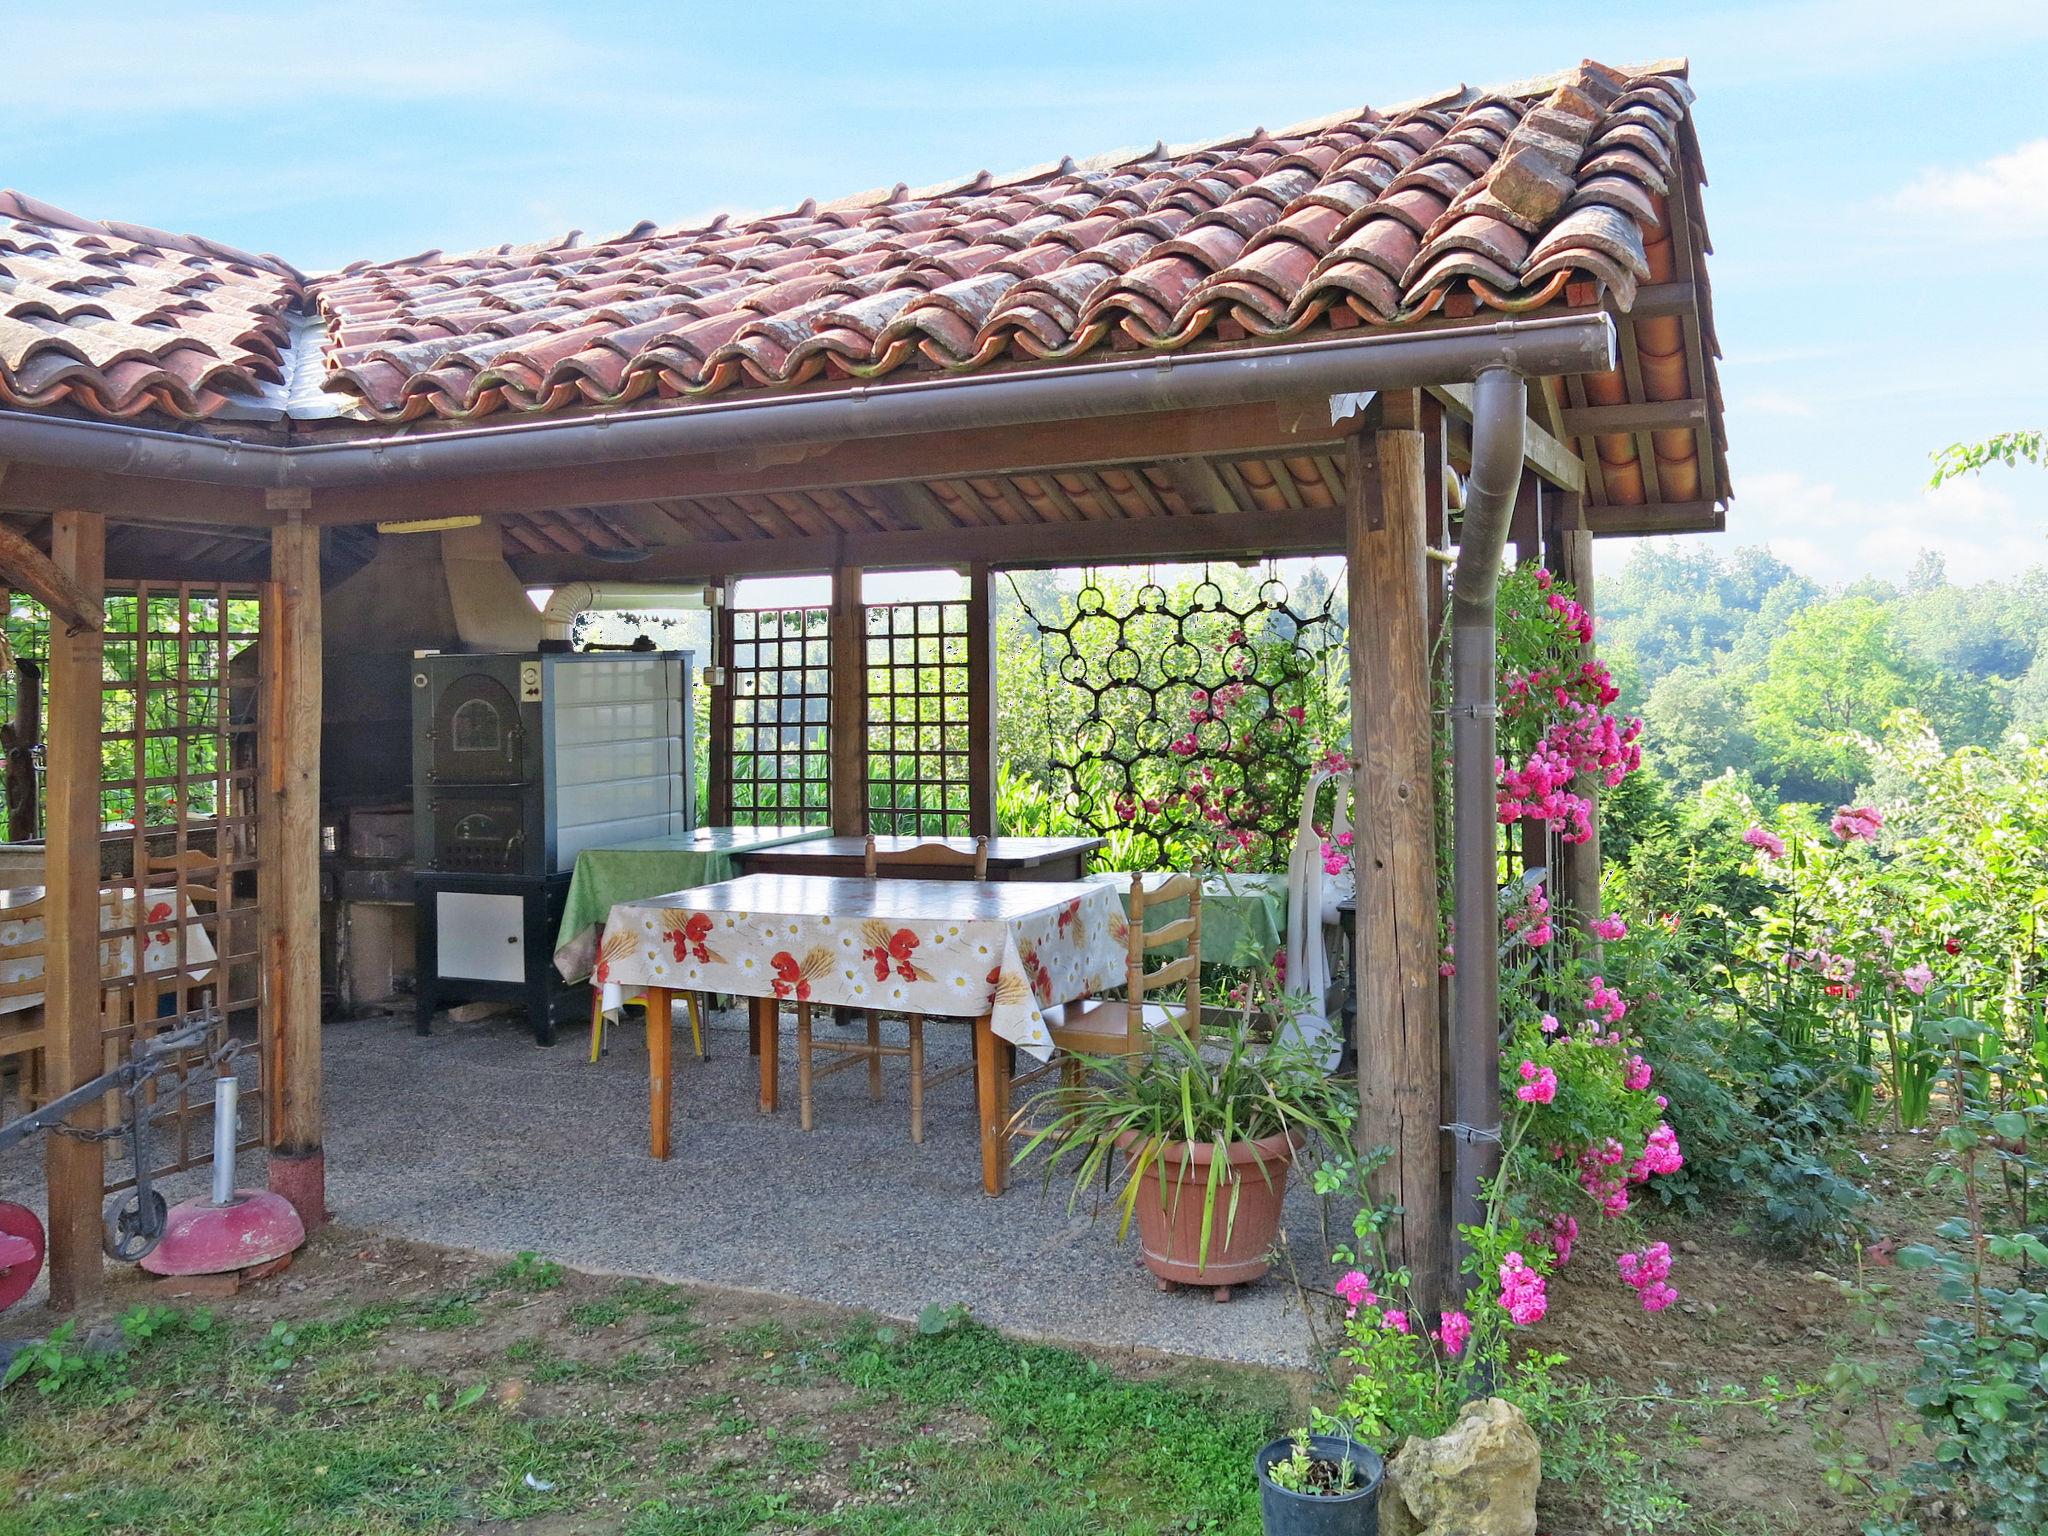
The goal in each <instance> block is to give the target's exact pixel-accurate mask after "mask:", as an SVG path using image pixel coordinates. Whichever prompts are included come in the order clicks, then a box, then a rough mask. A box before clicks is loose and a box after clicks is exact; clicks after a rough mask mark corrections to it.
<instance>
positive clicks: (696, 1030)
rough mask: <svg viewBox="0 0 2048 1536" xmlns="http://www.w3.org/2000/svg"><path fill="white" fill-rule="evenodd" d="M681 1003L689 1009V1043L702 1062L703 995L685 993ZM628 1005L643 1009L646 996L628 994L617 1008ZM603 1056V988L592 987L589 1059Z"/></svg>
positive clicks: (620, 1000) (645, 1003)
mask: <svg viewBox="0 0 2048 1536" xmlns="http://www.w3.org/2000/svg"><path fill="white" fill-rule="evenodd" d="M683 1001H684V1002H685V1003H686V1004H688V1005H689V1009H690V1041H691V1043H692V1044H694V1045H695V1046H696V1048H697V1059H698V1060H699V1061H703V1060H704V1059H705V1057H704V1014H703V995H702V994H701V993H697V992H685V993H684V994H683ZM628 1003H638V1004H640V1006H641V1007H643V1008H644V1007H646V1006H647V994H646V993H644V992H628V993H626V994H624V995H623V996H621V997H620V998H619V1007H620V1008H621V1009H624V1008H625V1007H626V1005H627V1004H628ZM603 1054H604V988H603V987H600V986H593V987H591V989H590V1059H591V1060H592V1061H593V1062H595V1061H596V1060H597V1059H598V1057H599V1056H601V1055H603Z"/></svg>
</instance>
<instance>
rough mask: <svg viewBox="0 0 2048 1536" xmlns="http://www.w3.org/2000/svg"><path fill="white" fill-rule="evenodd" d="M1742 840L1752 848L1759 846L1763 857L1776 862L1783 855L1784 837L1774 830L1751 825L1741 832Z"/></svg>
mask: <svg viewBox="0 0 2048 1536" xmlns="http://www.w3.org/2000/svg"><path fill="white" fill-rule="evenodd" d="M1742 840H1743V841H1744V842H1745V843H1747V844H1749V846H1750V847H1752V848H1761V849H1762V850H1763V854H1764V857H1765V858H1767V859H1770V860H1772V861H1773V862H1776V861H1777V860H1779V859H1782V858H1783V857H1785V839H1783V838H1782V837H1780V836H1778V834H1777V833H1775V832H1770V831H1766V830H1765V829H1764V828H1762V827H1751V828H1750V829H1749V830H1748V831H1747V832H1745V833H1743V834H1742Z"/></svg>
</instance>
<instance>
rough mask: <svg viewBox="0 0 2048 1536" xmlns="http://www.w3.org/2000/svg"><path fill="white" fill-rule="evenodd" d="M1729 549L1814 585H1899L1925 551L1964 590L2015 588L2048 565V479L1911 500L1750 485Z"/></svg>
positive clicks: (1815, 484)
mask: <svg viewBox="0 0 2048 1536" xmlns="http://www.w3.org/2000/svg"><path fill="white" fill-rule="evenodd" d="M1723 537H1724V538H1725V539H1726V541H1727V542H1728V543H1730V544H1761V545H1765V546H1767V547H1768V548H1769V549H1770V550H1771V552H1772V553H1773V554H1775V555H1777V556H1778V558H1779V559H1781V560H1783V561H1785V562H1786V563H1787V564H1788V565H1791V566H1792V567H1793V568H1794V569H1796V570H1798V571H1800V572H1801V573H1803V574H1805V575H1807V576H1810V577H1812V578H1813V579H1814V580H1816V581H1820V582H1826V583H1838V582H1844V581H1853V580H1855V579H1856V578H1858V577H1860V576H1866V575H1873V576H1881V577H1887V578H1890V579H1892V580H1899V579H1901V578H1903V577H1904V576H1905V574H1906V572H1907V570H1908V569H1909V568H1910V567H1911V565H1912V563H1913V560H1914V557H1915V556H1917V555H1918V554H1919V553H1920V551H1921V550H1923V549H1932V550H1937V551H1939V552H1940V553H1941V555H1942V556H1943V557H1944V558H1945V559H1946V560H1947V562H1948V573H1949V579H1950V580H1952V581H1956V582H1959V583H1965V584H1967V583H1970V582H1978V581H1994V580H2001V581H2002V580H2010V579H2012V578H2013V577H2014V576H2017V575H2018V574H2019V573H2020V572H2022V571H2024V570H2027V569H2029V568H2030V567H2033V566H2038V565H2048V475H2043V474H2040V473H2039V472H2038V471H2026V470H2021V471H2014V472H2013V473H2012V476H2011V478H2010V479H2002V478H1987V477H1972V478H1967V479H1963V480H1954V481H1950V482H1949V483H1948V484H1946V485H1944V486H1942V487H1941V488H1940V489H1939V490H1929V491H1922V492H1920V493H1919V494H1917V495H1914V496H1902V497H1886V498H1877V499H1870V498H1865V497H1860V496H1856V495H1852V494H1849V493H1846V492H1844V491H1843V490H1842V489H1841V488H1840V487H1839V486H1837V485H1835V484H1833V483H1832V482H1829V481H1824V480H1813V479H1809V478H1808V477H1807V476H1805V475H1801V474H1797V473H1784V472H1777V473H1760V474H1751V475H1748V476H1746V477H1744V480H1743V483H1742V494H1741V495H1740V496H1738V497H1737V498H1736V499H1735V501H1734V503H1733V505H1732V506H1731V507H1730V508H1729V512H1728V531H1727V533H1726V534H1725V535H1723Z"/></svg>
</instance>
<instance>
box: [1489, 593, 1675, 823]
mask: <svg viewBox="0 0 2048 1536" xmlns="http://www.w3.org/2000/svg"><path fill="white" fill-rule="evenodd" d="M1499 613H1500V654H1501V677H1500V717H1499V722H1500V750H1501V755H1500V757H1499V758H1498V759H1496V761H1495V765H1494V767H1495V773H1496V775H1497V776H1498V778H1499V781H1500V785H1499V789H1498V791H1497V794H1496V813H1497V814H1498V816H1499V818H1500V822H1501V824H1502V825H1503V826H1508V825H1512V824H1513V823H1515V822H1518V821H1536V822H1540V823H1542V824H1543V825H1545V826H1547V827H1551V828H1555V829H1557V830H1558V831H1559V833H1560V835H1561V836H1562V837H1563V838H1564V840H1565V841H1566V842H1572V843H1582V842H1585V841H1586V840H1587V839H1589V838H1590V837H1591V836H1592V835H1593V823H1592V811H1593V806H1592V802H1591V800H1589V799H1588V798H1587V797H1586V796H1585V795H1584V794H1582V793H1580V792H1579V791H1578V790H1577V789H1575V788H1573V786H1574V785H1575V784H1576V783H1578V782H1579V780H1580V779H1581V777H1582V776H1583V777H1584V778H1586V779H1590V780H1597V781H1598V782H1599V783H1601V784H1604V785H1605V786H1606V787H1608V788H1610V789H1612V788H1613V787H1615V786H1616V785H1618V784H1620V783H1621V781H1622V780H1623V779H1625V778H1627V777H1628V775H1630V774H1631V773H1634V772H1635V771H1636V770H1637V769H1638V768H1640V767H1641V766H1642V763H1643V750H1642V746H1641V744H1640V738H1641V736H1642V733H1643V722H1642V721H1640V720H1638V719H1635V718H1633V717H1630V718H1628V719H1621V718H1618V717H1616V716H1615V715H1612V714H1610V713H1608V706H1609V705H1611V704H1613V703H1614V701H1615V700H1616V699H1617V698H1619V697H1620V690H1619V689H1618V688H1616V687H1615V684H1614V678H1613V676H1612V674H1611V673H1610V672H1609V671H1608V669H1607V666H1606V664H1605V663H1604V662H1601V661H1598V660H1586V659H1583V658H1582V655H1581V650H1580V648H1581V647H1582V646H1583V645H1585V644H1586V643H1588V642H1590V641H1591V640H1592V638H1593V618H1592V615H1591V614H1589V613H1587V612H1586V610H1585V608H1584V607H1583V606H1582V605H1581V604H1580V603H1579V602H1578V601H1577V599H1576V598H1575V597H1574V596H1573V595H1572V594H1571V592H1570V591H1569V590H1568V589H1567V588H1565V587H1563V586H1561V585H1560V584H1559V583H1558V581H1557V579H1556V578H1555V577H1554V576H1552V575H1551V573H1550V572H1549V571H1546V570H1543V569H1541V568H1539V567H1536V566H1522V567H1520V568H1519V569H1517V570H1516V571H1515V572H1514V573H1513V574H1511V575H1510V576H1508V577H1507V578H1506V579H1505V580H1504V581H1503V582H1502V584H1501V592H1500V602H1499Z"/></svg>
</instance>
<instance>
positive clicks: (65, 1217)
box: [43, 512, 107, 1311]
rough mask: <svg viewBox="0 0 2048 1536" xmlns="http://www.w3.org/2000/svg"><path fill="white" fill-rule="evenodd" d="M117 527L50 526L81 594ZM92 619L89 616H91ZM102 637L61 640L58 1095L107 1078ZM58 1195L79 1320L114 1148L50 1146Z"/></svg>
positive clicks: (54, 831)
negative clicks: (103, 965) (102, 902)
mask: <svg viewBox="0 0 2048 1536" xmlns="http://www.w3.org/2000/svg"><path fill="white" fill-rule="evenodd" d="M106 538H107V533H106V524H105V523H104V522H103V521H102V520H101V519H100V517H99V516H98V514H96V513H92V512H58V513H55V514H54V515H53V516H52V517H51V519H50V557H51V560H52V561H53V562H54V564H55V565H56V568H57V569H58V570H59V571H60V572H61V573H62V574H63V576H64V578H65V581H66V582H67V584H68V585H69V587H70V588H71V590H73V591H75V592H78V593H81V594H91V595H94V601H95V602H97V594H99V593H101V592H103V591H104V589H105V585H106V584H105V580H104V575H103V573H104V571H105V569H106V548H107V546H106ZM88 616H89V615H88ZM102 652H103V645H102V636H101V632H100V630H99V629H98V628H92V629H85V628H80V629H73V630H68V631H67V630H66V629H65V628H64V626H63V624H62V623H61V622H53V623H52V625H51V629H50V674H49V681H50V731H49V737H48V740H47V741H46V742H45V743H44V747H43V752H44V759H43V761H44V765H45V767H46V768H47V770H48V777H47V779H46V781H45V782H46V784H47V797H46V798H47V803H48V810H49V814H48V817H47V819H46V820H45V823H44V838H45V843H44V868H43V883H44V898H43V928H44V931H45V933H46V934H47V935H48V941H47V944H46V946H45V948H44V951H43V1014H44V1017H45V1019H46V1020H47V1021H48V1033H47V1036H46V1040H47V1043H46V1044H45V1046H44V1048H43V1061H44V1070H45V1072H46V1074H47V1076H48V1078H49V1089H50V1093H51V1095H52V1096H53V1097H54V1096H55V1095H58V1094H62V1093H68V1092H70V1090H72V1089H73V1088H76V1087H77V1086H78V1085H79V1084H80V1083H83V1082H86V1081H88V1080H90V1079H91V1078H94V1077H96V1076H98V1075H99V1073H100V1072H101V1071H103V1070H104V1067H105V1064H104V1062H103V1061H102V1060H101V1055H100V1052H101V1046H100V1028H101V1024H100V1011H101V1006H102V1004H101V1000H100V991H101V988H100V777H101V773H100V729H101V727H100V718H101V716H100V680H101V670H100V669H101V661H102ZM104 1112H105V1105H104V1104H103V1103H100V1104H93V1105H91V1106H89V1107H87V1108H85V1109H81V1110H80V1111H78V1113H77V1114H75V1115H73V1116H72V1117H71V1123H72V1124H73V1125H76V1126H78V1127H79V1128H80V1129H82V1130H96V1129H98V1128H99V1127H100V1126H101V1125H102V1124H103V1123H104V1120H103V1118H102V1117H103V1115H104ZM45 1147H46V1148H47V1150H46V1152H45V1154H44V1169H45V1177H46V1178H47V1180H48V1186H49V1217H50V1223H49V1261H50V1305H51V1306H52V1307H55V1308H57V1309H58V1310H60V1311H69V1310H71V1309H72V1308H74V1307H77V1306H80V1305H82V1304H84V1303H85V1302H88V1301H91V1300H92V1299H94V1298H95V1297H97V1296H98V1295H99V1294H100V1291H101V1286H102V1281H103V1276H102V1274H101V1269H100V1197H101V1193H102V1184H103V1182H104V1179H105V1157H104V1153H105V1144H104V1143H102V1142H97V1141H80V1140H78V1139H77V1138H76V1137H72V1136H64V1135H59V1134H53V1135H51V1136H50V1137H49V1138H48V1139H47V1141H46V1142H45Z"/></svg>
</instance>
